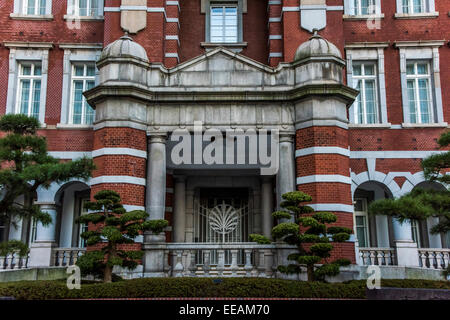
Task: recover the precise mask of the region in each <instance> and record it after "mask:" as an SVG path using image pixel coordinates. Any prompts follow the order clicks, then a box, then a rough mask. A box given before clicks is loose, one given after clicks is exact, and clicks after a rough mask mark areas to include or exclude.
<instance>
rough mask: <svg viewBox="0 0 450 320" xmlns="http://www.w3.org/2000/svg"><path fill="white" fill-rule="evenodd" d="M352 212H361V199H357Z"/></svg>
mask: <svg viewBox="0 0 450 320" xmlns="http://www.w3.org/2000/svg"><path fill="white" fill-rule="evenodd" d="M354 210H355V211H363V201H362V200H361V199H358V200H356V201H355V204H354Z"/></svg>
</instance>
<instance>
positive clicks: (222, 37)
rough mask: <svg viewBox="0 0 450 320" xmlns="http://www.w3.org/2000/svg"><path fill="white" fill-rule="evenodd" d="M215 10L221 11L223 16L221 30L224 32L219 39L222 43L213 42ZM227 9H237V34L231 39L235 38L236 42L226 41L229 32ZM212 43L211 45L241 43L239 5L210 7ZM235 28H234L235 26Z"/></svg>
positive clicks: (215, 5) (221, 16)
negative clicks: (227, 31)
mask: <svg viewBox="0 0 450 320" xmlns="http://www.w3.org/2000/svg"><path fill="white" fill-rule="evenodd" d="M215 9H221V11H222V14H221V15H220V18H221V20H222V21H221V25H220V29H221V32H222V35H221V36H220V37H219V38H220V41H213V39H212V38H213V37H212V32H211V31H212V20H213V10H215ZM227 9H235V10H236V26H235V27H236V34H235V35H233V36H230V37H233V38H235V40H234V41H226V38H227V36H226V30H227V24H226V15H227V14H226V11H227ZM209 17H210V30H209V31H210V42H211V43H237V42H239V6H238V4H237V3H235V4H232V3H230V4H214V5H211V6H210V14H209ZM233 27H234V26H233Z"/></svg>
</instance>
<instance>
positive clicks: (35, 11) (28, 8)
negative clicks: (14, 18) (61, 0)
mask: <svg viewBox="0 0 450 320" xmlns="http://www.w3.org/2000/svg"><path fill="white" fill-rule="evenodd" d="M45 8H46V0H24V1H23V13H24V14H28V15H45Z"/></svg>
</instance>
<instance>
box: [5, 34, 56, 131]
mask: <svg viewBox="0 0 450 320" xmlns="http://www.w3.org/2000/svg"><path fill="white" fill-rule="evenodd" d="M4 46H5V47H7V48H9V76H8V95H7V99H6V113H15V112H16V106H17V91H18V83H19V82H18V75H19V62H25V61H30V62H31V61H35V62H38V61H39V62H41V72H42V80H41V97H40V103H39V122H40V123H41V127H43V128H45V126H46V125H45V110H46V100H47V78H48V55H49V50H50V49H51V48H52V47H53V44H51V43H45V42H42V43H24V42H5V43H4ZM24 47H25V48H27V49H25V48H24Z"/></svg>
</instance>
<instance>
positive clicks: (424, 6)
mask: <svg viewBox="0 0 450 320" xmlns="http://www.w3.org/2000/svg"><path fill="white" fill-rule="evenodd" d="M414 1H416V0H402V13H404V14H418V13H425V12H429V8H428V3H427V1H426V0H419V1H420V8H421V10H420V11H415V8H416V6H415V5H414ZM405 2H407V5H406V6H405ZM405 9H406V12H405Z"/></svg>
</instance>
